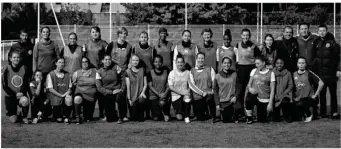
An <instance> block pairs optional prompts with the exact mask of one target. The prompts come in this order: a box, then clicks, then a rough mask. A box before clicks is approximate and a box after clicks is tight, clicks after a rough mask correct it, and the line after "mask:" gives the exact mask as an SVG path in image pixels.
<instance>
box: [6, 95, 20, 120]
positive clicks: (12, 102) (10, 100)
mask: <svg viewBox="0 0 341 149" xmlns="http://www.w3.org/2000/svg"><path fill="white" fill-rule="evenodd" d="M5 105H6V111H7V113H6V115H7V116H12V115H17V114H18V112H17V107H18V105H19V102H18V100H17V98H16V97H15V96H14V97H9V96H5Z"/></svg>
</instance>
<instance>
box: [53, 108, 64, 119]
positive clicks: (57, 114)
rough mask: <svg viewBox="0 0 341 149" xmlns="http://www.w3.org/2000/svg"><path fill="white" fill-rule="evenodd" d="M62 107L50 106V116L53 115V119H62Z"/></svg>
mask: <svg viewBox="0 0 341 149" xmlns="http://www.w3.org/2000/svg"><path fill="white" fill-rule="evenodd" d="M62 107H63V105H58V106H52V114H53V119H55V120H56V119H58V118H62V117H63V111H62Z"/></svg>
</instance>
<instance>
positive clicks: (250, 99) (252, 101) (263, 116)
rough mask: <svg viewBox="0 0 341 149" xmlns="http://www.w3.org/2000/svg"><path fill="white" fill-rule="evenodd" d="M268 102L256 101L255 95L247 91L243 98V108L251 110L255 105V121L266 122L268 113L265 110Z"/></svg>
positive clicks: (268, 117)
mask: <svg viewBox="0 0 341 149" xmlns="http://www.w3.org/2000/svg"><path fill="white" fill-rule="evenodd" d="M268 104H269V103H263V102H260V101H258V99H257V95H253V94H251V93H248V94H247V95H246V98H245V108H246V110H253V107H254V106H255V105H256V106H257V121H258V122H267V121H269V120H270V116H271V115H270V114H271V113H269V112H268V111H267V106H268Z"/></svg>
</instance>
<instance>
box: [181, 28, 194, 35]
mask: <svg viewBox="0 0 341 149" xmlns="http://www.w3.org/2000/svg"><path fill="white" fill-rule="evenodd" d="M185 32H188V33H189V35H190V36H192V33H191V31H190V30H188V29H186V30H184V31H182V34H181V36H183V35H184V34H185Z"/></svg>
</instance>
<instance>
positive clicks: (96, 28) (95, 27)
mask: <svg viewBox="0 0 341 149" xmlns="http://www.w3.org/2000/svg"><path fill="white" fill-rule="evenodd" d="M92 29H94V30H95V31H97V32H99V33H101V28H99V27H98V26H93V27H91V29H90V32H91V30H92Z"/></svg>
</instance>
